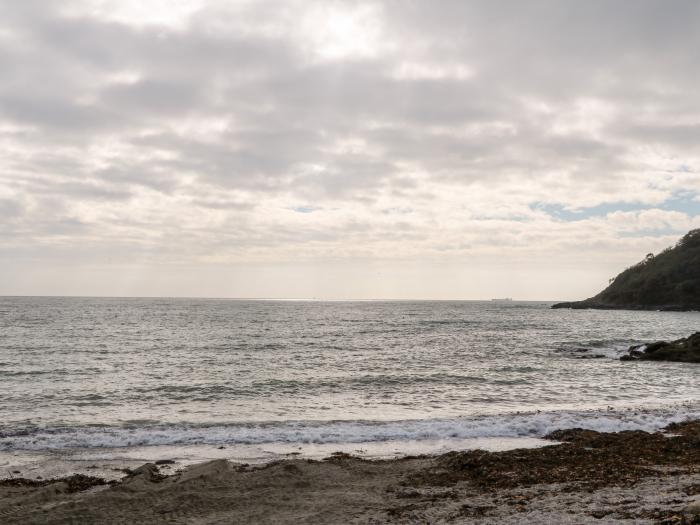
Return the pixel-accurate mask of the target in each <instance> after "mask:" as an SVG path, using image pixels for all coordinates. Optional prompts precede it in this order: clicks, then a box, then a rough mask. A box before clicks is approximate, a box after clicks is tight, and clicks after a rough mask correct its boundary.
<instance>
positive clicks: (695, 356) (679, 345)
mask: <svg viewBox="0 0 700 525" xmlns="http://www.w3.org/2000/svg"><path fill="white" fill-rule="evenodd" d="M628 352H629V353H628V354H625V355H623V356H622V357H621V358H620V360H621V361H638V360H639V361H679V362H682V363H700V332H696V333H694V334H693V335H691V336H690V337H686V338H683V339H678V340H676V341H671V342H670V343H669V342H666V341H657V342H655V343H648V344H643V345H636V346H632V347H630V349H629V350H628Z"/></svg>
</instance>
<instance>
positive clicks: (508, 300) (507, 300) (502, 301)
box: [491, 297, 513, 303]
mask: <svg viewBox="0 0 700 525" xmlns="http://www.w3.org/2000/svg"><path fill="white" fill-rule="evenodd" d="M491 300H492V301H495V302H497V303H509V302H511V301H512V300H513V298H512V297H503V298H501V299H491Z"/></svg>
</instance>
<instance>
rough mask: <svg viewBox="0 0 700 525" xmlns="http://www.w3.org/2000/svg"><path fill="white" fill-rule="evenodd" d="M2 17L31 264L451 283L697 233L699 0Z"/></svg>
mask: <svg viewBox="0 0 700 525" xmlns="http://www.w3.org/2000/svg"><path fill="white" fill-rule="evenodd" d="M3 13H4V14H3V18H2V21H0V70H1V71H2V73H3V82H2V83H1V84H0V147H2V148H3V151H4V152H5V153H4V154H3V156H2V159H0V218H2V220H3V228H2V229H3V232H2V235H3V238H4V239H11V241H8V242H7V243H6V244H5V247H4V248H3V249H2V250H1V251H2V255H3V258H4V260H9V261H10V262H12V261H14V263H13V264H15V263H16V264H19V262H18V261H27V260H31V261H33V263H32V264H34V266H33V268H34V270H33V271H36V272H41V271H42V268H44V267H45V266H46V265H50V264H51V263H52V261H55V260H59V259H60V260H64V259H65V260H71V258H73V259H75V260H76V261H77V260H80V261H81V263H86V264H87V263H88V262H89V264H94V265H98V266H99V265H101V264H106V261H114V260H115V259H116V260H122V259H123V260H129V261H141V263H142V264H143V265H144V267H145V268H150V270H144V272H146V273H148V271H155V270H153V268H155V266H154V265H157V264H174V262H176V261H177V262H178V264H188V265H190V267H192V268H194V267H196V266H197V265H199V264H202V265H207V264H213V263H214V262H216V264H222V265H225V264H229V263H230V264H243V263H245V264H256V263H260V262H264V261H275V262H276V263H280V264H282V263H284V264H287V263H288V264H295V263H296V262H297V261H299V260H308V261H317V262H318V264H325V263H323V261H328V260H331V259H332V260H334V261H345V262H347V264H351V263H352V261H360V260H363V261H366V260H375V261H378V260H385V259H387V258H388V259H392V260H395V261H397V264H398V261H413V262H414V263H415V264H425V265H427V267H430V266H431V265H435V264H436V263H435V261H436V260H445V259H446V258H447V259H450V260H454V261H462V263H463V265H464V268H465V270H464V271H468V268H469V267H470V264H475V263H474V261H477V260H478V261H482V260H483V261H492V262H493V261H497V260H502V258H503V257H504V256H508V257H511V258H512V259H513V261H514V262H513V264H516V262H515V261H518V262H517V264H529V263H527V261H530V262H532V261H537V260H540V258H541V257H542V254H544V253H546V254H547V256H548V257H549V259H550V260H552V261H561V264H562V265H566V264H568V262H567V261H569V258H570V250H572V249H577V250H583V251H585V252H586V253H587V254H588V256H590V257H594V258H596V257H597V258H599V259H600V260H601V261H603V260H605V261H610V262H609V263H607V264H611V265H612V264H615V263H616V262H617V259H615V258H614V257H613V256H611V254H616V253H618V254H620V253H621V255H619V257H621V258H623V259H625V260H628V259H634V258H636V257H637V255H638V252H639V253H642V252H644V253H646V252H647V251H649V249H647V248H645V247H644V246H645V243H651V244H654V248H656V246H657V245H658V244H661V243H663V242H668V241H669V240H670V239H671V238H673V236H677V235H679V234H681V233H683V231H684V230H686V229H688V228H690V227H692V226H694V225H697V224H698V212H697V207H696V206H695V205H694V204H692V203H694V202H697V200H698V199H699V198H700V178H699V175H698V174H699V173H700V155H698V153H697V148H696V145H697V143H698V141H697V140H696V139H697V136H698V129H699V126H700V96H698V94H697V87H696V86H697V85H698V82H699V81H700V78H698V77H699V76H700V70H698V68H697V67H695V66H696V64H697V62H698V60H699V59H700V56H699V55H700V41H699V39H700V36H698V32H697V31H696V30H695V28H696V26H697V23H698V22H699V21H700V6H698V4H697V3H696V2H692V1H683V0H678V1H676V2H673V3H672V4H663V3H660V2H656V1H646V0H644V1H641V2H637V3H636V4H635V9H634V10H630V9H629V7H628V6H624V5H622V4H611V3H610V2H603V1H591V2H575V1H573V0H572V1H563V2H562V1H533V2H519V3H508V4H502V3H493V2H485V1H484V2H469V3H465V2H460V1H456V0H455V1H445V2H441V3H440V8H439V9H437V8H436V7H435V6H434V5H431V4H429V3H428V2H409V3H406V2H397V1H394V0H386V1H382V2H379V1H364V2H356V3H351V4H350V3H346V2H315V1H312V2H306V1H305V2H301V1H298V2H297V1H293V2H283V3H282V2H276V1H269V2H268V1H265V2H250V1H236V2H223V1H218V0H196V1H194V0H192V1H185V0H181V1H180V0H179V1H178V2H174V3H172V2H149V3H147V4H143V3H140V2H131V1H129V2H116V1H115V2H112V1H103V0H70V1H66V2H62V3H51V4H47V3H45V2H39V1H23V2H15V3H11V4H9V5H7V6H5V8H4V12H3ZM679 196H682V198H680V197H679ZM295 210H296V211H295ZM304 210H308V211H313V213H300V211H304ZM631 233H634V236H631ZM77 246H79V247H80V249H79V250H77V249H76V247H77ZM300 247H301V248H300ZM302 248H303V249H302ZM71 253H73V254H74V255H73V256H71ZM611 257H612V258H611ZM615 257H618V256H615ZM8 258H9V259H8ZM285 261H286V262H285ZM10 262H8V264H10ZM334 264H335V263H334ZM343 264H345V263H343ZM353 264H354V263H353ZM357 264H358V265H359V264H364V263H360V262H357ZM455 264H456V263H455ZM484 264H487V265H488V264H489V263H488V262H485V263H484ZM533 264H534V263H533ZM601 264H602V263H601ZM25 267H26V266H25ZM188 271H189V270H188ZM504 271H507V270H504ZM611 271H612V268H610V269H608V268H606V270H605V273H610V272H611ZM591 279H592V280H593V279H594V277H593V276H592V277H591ZM593 286H594V285H593V284H591V287H593ZM465 290H466V289H465ZM1 291H2V290H0V292H1ZM338 293H340V292H338ZM463 293H464V294H465V295H469V294H470V293H473V292H470V291H469V290H466V291H464V292H463ZM506 295H509V294H506Z"/></svg>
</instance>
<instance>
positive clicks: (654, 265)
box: [552, 229, 700, 311]
mask: <svg viewBox="0 0 700 525" xmlns="http://www.w3.org/2000/svg"><path fill="white" fill-rule="evenodd" d="M552 308H598V309H627V310H681V311H682V310H700V229H696V230H692V231H690V232H688V233H687V234H686V235H684V236H683V238H682V239H681V240H680V241H678V243H676V245H675V246H673V247H669V248H667V249H665V250H664V251H662V252H661V253H659V254H658V255H654V254H651V253H650V254H648V255H647V256H646V257H645V258H644V259H643V260H642V261H640V262H639V263H637V264H635V265H634V266H632V267H630V268H627V269H626V270H625V271H623V272H622V273H620V274H619V275H618V276H617V277H615V278H614V279H612V280H611V282H610V285H609V286H608V287H607V288H606V289H605V290H603V291H602V292H600V293H599V294H598V295H596V296H594V297H591V298H589V299H585V300H583V301H574V302H566V303H558V304H555V305H554V306H553V307H552Z"/></svg>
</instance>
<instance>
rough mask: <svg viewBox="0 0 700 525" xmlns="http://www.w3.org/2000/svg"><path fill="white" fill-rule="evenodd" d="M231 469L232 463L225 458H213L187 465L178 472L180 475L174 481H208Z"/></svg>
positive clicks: (228, 472)
mask: <svg viewBox="0 0 700 525" xmlns="http://www.w3.org/2000/svg"><path fill="white" fill-rule="evenodd" d="M232 471H233V465H232V464H231V463H229V462H228V461H227V460H225V459H215V460H213V461H208V462H206V463H200V464H198V465H192V466H191V467H187V468H186V469H185V470H184V471H183V472H182V474H180V477H179V478H178V479H177V481H176V482H177V483H185V482H192V481H195V480H196V481H200V482H210V481H215V480H219V479H223V478H225V477H226V476H227V475H228V474H230V473H231V472H232Z"/></svg>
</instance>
